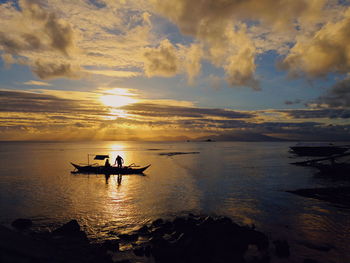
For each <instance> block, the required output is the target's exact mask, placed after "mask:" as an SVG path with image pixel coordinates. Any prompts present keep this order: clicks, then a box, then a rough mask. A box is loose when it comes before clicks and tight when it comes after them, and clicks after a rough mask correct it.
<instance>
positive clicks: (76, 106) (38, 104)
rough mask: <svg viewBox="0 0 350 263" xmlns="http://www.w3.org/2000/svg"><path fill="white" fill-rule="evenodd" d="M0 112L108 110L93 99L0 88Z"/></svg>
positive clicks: (94, 113)
mask: <svg viewBox="0 0 350 263" xmlns="http://www.w3.org/2000/svg"><path fill="white" fill-rule="evenodd" d="M0 112H22V113H29V112H32V113H66V114H75V115H76V114H90V115H97V116H98V115H103V114H107V115H108V113H109V112H108V111H107V110H106V109H105V108H104V107H102V105H99V104H97V103H94V102H93V101H88V102H85V103H84V101H82V100H80V101H79V100H73V99H64V98H59V97H57V96H53V95H47V94H39V93H34V92H24V91H8V90H0Z"/></svg>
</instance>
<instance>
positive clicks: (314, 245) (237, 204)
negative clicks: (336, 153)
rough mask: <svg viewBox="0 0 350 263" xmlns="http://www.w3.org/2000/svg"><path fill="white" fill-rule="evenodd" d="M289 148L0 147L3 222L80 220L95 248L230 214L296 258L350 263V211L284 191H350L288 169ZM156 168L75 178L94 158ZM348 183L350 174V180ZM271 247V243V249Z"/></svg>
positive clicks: (47, 226)
mask: <svg viewBox="0 0 350 263" xmlns="http://www.w3.org/2000/svg"><path fill="white" fill-rule="evenodd" d="M291 144H293V143H290V142H119V141H104V142H0V163H1V165H0V211H1V213H0V224H3V225H7V226H10V224H11V222H12V221H13V220H14V219H17V218H29V219H31V220H33V223H34V229H36V230H43V231H44V230H45V231H46V230H52V229H54V228H55V227H57V226H59V225H62V224H63V223H66V222H68V221H69V220H71V219H76V220H78V222H79V223H80V225H81V226H82V228H83V229H84V230H85V231H86V232H87V233H88V236H89V238H91V240H93V241H101V240H105V239H112V238H115V235H116V233H127V232H130V231H133V230H135V229H137V228H139V227H140V226H141V225H143V224H146V223H150V222H151V221H152V220H155V219H157V218H165V219H171V218H174V217H176V216H183V215H187V214H189V213H193V214H200V215H224V216H229V217H231V218H232V219H233V221H235V222H236V223H239V224H241V225H247V226H251V227H255V229H256V230H259V231H262V232H264V233H265V234H267V235H268V237H269V239H270V240H271V241H273V240H287V241H288V243H289V245H290V252H291V257H290V258H289V259H288V260H289V261H283V262H302V260H303V259H305V258H311V259H314V260H318V261H319V262H337V263H349V262H350V208H349V207H344V206H340V205H336V204H332V203H329V202H326V201H321V200H317V199H312V198H305V197H302V196H298V195H295V194H291V193H289V192H287V191H288V190H296V189H301V188H317V187H332V186H349V185H350V180H346V178H342V179H336V178H332V177H329V176H327V177H325V176H320V175H319V174H318V173H317V171H316V170H315V169H314V168H308V167H300V166H295V165H292V164H290V163H291V162H295V161H297V160H299V158H296V157H295V156H293V155H292V154H291V153H289V152H288V150H289V146H291ZM96 154H108V155H109V156H110V162H111V163H112V164H113V163H114V160H115V157H116V156H117V155H120V156H122V157H123V158H124V160H125V165H131V164H134V165H139V166H145V165H148V164H151V166H150V167H149V168H148V169H147V170H146V172H145V174H144V175H124V176H122V180H121V181H120V180H119V181H118V178H117V176H113V175H112V176H110V177H109V178H106V177H105V176H104V175H95V174H90V175H88V174H72V173H71V171H73V170H74V167H73V166H72V165H71V164H70V162H74V163H87V162H89V163H90V164H91V163H97V162H101V161H98V160H94V159H93V155H96ZM349 176H350V175H349ZM271 244H272V242H271Z"/></svg>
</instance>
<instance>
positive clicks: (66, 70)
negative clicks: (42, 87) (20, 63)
mask: <svg viewBox="0 0 350 263" xmlns="http://www.w3.org/2000/svg"><path fill="white" fill-rule="evenodd" d="M32 70H33V72H34V73H35V74H36V75H38V77H39V78H41V79H53V78H60V77H65V78H78V77H79V76H80V75H79V72H80V69H79V68H78V67H74V66H73V65H71V64H68V63H59V64H55V63H51V62H44V61H41V60H37V61H35V64H34V66H33V69H32Z"/></svg>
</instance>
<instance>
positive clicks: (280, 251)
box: [273, 240, 290, 258]
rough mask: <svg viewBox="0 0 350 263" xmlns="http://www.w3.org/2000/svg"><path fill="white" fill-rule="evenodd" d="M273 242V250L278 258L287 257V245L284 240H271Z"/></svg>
mask: <svg viewBox="0 0 350 263" xmlns="http://www.w3.org/2000/svg"><path fill="white" fill-rule="evenodd" d="M273 244H274V245H275V251H276V255H277V256H278V257H280V258H287V257H289V255H290V253H289V245H288V242H287V241H286V240H275V241H273Z"/></svg>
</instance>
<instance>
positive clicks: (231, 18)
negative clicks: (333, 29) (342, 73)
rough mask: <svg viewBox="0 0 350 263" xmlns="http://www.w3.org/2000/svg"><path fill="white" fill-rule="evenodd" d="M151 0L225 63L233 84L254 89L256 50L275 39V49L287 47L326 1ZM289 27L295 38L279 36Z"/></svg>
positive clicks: (268, 46)
mask: <svg viewBox="0 0 350 263" xmlns="http://www.w3.org/2000/svg"><path fill="white" fill-rule="evenodd" d="M151 2H152V3H153V7H154V10H155V12H158V13H160V14H161V15H163V16H165V17H166V18H168V19H169V20H170V21H172V22H173V23H175V24H176V25H177V26H178V27H179V29H180V31H181V32H182V33H183V34H185V35H190V36H192V37H194V38H195V39H196V40H197V41H199V42H200V43H201V44H202V45H203V46H204V51H205V52H204V57H205V59H207V60H209V61H211V62H212V63H213V64H214V65H215V66H217V67H221V68H223V69H224V70H225V72H226V76H227V80H228V82H229V83H230V84H231V85H232V86H248V87H251V88H253V89H255V90H258V89H259V85H258V80H257V78H256V76H255V70H256V64H255V57H256V55H257V54H259V53H260V52H264V51H266V50H270V49H271V43H272V42H271V40H272V39H273V40H274V43H273V45H274V47H275V48H280V46H282V45H283V46H284V47H286V45H285V44H286V43H290V42H293V41H294V39H293V37H294V35H295V34H296V30H295V26H297V25H298V26H299V27H301V28H302V29H303V30H304V29H305V28H306V27H307V28H311V26H309V25H314V24H317V23H320V21H321V17H322V14H323V8H324V7H325V3H326V1H323V0H321V1H307V0H295V1H284V0H277V1H276V0H247V1H241V0H233V1H216V0H194V1H187V0H178V1H162V0H151ZM276 10H278V12H276ZM247 21H249V22H247ZM249 24H252V25H249ZM304 25H308V26H304ZM257 28H259V29H264V31H261V30H256V29H257ZM253 30H255V31H253ZM286 32H288V34H289V35H291V37H281V36H282V34H281V33H283V34H285V35H286ZM303 33H304V32H303ZM277 36H278V37H277ZM276 39H278V43H276ZM257 47H259V48H260V50H258V49H257ZM264 49H265V50H264Z"/></svg>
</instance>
